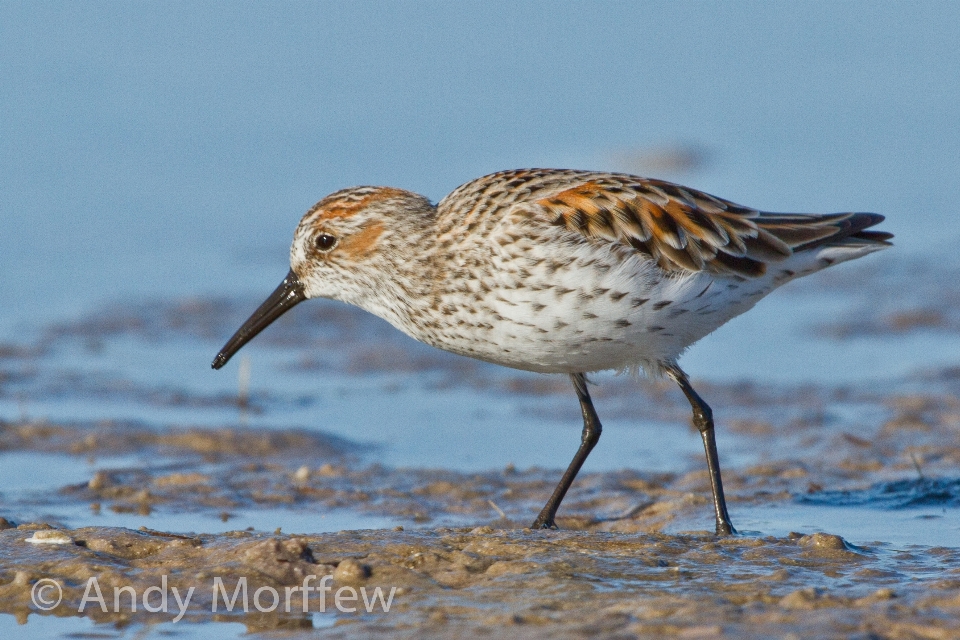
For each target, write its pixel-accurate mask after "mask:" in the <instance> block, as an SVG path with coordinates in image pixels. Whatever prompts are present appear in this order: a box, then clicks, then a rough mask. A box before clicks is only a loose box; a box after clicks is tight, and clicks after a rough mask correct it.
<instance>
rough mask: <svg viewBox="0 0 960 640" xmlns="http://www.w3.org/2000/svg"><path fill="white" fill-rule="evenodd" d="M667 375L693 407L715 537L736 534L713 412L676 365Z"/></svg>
mask: <svg viewBox="0 0 960 640" xmlns="http://www.w3.org/2000/svg"><path fill="white" fill-rule="evenodd" d="M665 369H666V372H667V375H668V376H670V377H671V378H673V380H674V381H675V382H676V383H677V384H678V385H680V389H681V390H682V391H683V395H685V396H687V400H689V401H690V406H691V407H693V426H695V427H696V428H697V429H698V430H699V431H700V437H701V438H703V448H704V450H705V451H706V452H707V470H708V471H709V472H710V485H711V487H712V488H713V508H714V511H715V512H716V516H717V535H730V534H732V533H736V532H737V531H736V529H734V528H733V523H731V522H730V514H728V513H727V501H726V500H725V499H724V497H723V482H722V481H721V480H720V458H719V457H718V456H717V441H716V438H715V437H714V434H713V411H712V410H711V409H710V407H709V405H707V403H706V402H704V401H703V398H701V397H700V396H699V395H698V394H697V392H696V391H694V390H693V387H691V386H690V381H689V380H688V379H687V374H685V373H684V372H683V370H682V369H680V367H678V366H676V365H667V366H665Z"/></svg>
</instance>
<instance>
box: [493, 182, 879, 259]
mask: <svg viewBox="0 0 960 640" xmlns="http://www.w3.org/2000/svg"><path fill="white" fill-rule="evenodd" d="M538 195H543V194H538ZM520 212H525V215H528V216H530V217H531V218H532V220H530V222H533V221H534V220H536V221H537V222H539V223H541V224H548V225H555V226H559V227H563V228H565V229H567V230H568V231H570V232H572V233H573V234H575V236H577V237H580V238H582V239H583V241H586V242H594V243H598V242H599V243H603V242H611V243H621V244H626V245H629V246H631V247H633V249H635V250H636V251H639V252H642V253H645V254H646V255H649V256H650V257H651V258H652V259H653V260H655V261H656V262H657V264H658V265H659V266H660V268H661V269H663V270H664V271H667V272H682V271H687V272H691V271H710V272H713V273H718V274H729V275H739V276H744V277H758V276H761V275H763V274H764V273H765V272H766V267H767V264H768V263H771V262H779V261H782V260H785V259H787V258H789V257H790V256H791V255H793V253H794V252H795V251H800V250H804V249H807V248H812V247H815V246H820V245H824V244H830V243H832V242H839V241H842V240H843V239H845V238H848V237H851V236H854V237H856V236H858V234H859V235H860V236H863V237H862V238H861V239H862V240H864V241H867V242H883V241H885V240H886V239H887V238H889V237H890V236H889V234H884V233H879V232H863V233H860V232H861V231H862V230H863V229H866V228H867V227H870V226H873V225H874V224H877V223H878V222H880V221H881V220H883V217H882V216H879V215H876V214H862V213H836V214H826V215H807V214H778V213H764V212H761V211H757V210H756V209H750V208H747V207H742V206H740V205H737V204H734V203H732V202H729V201H727V200H723V199H720V198H717V197H714V196H711V195H708V194H706V193H703V192H700V191H696V190H693V189H688V188H684V187H680V186H678V185H675V184H671V183H669V182H663V181H659V180H651V179H644V178H636V177H633V176H621V175H618V174H607V175H605V176H603V177H598V176H596V174H594V175H593V176H591V179H589V180H585V181H583V182H580V183H579V184H576V185H574V186H570V187H568V188H566V189H564V190H561V191H555V192H553V193H551V194H549V195H546V196H545V197H539V198H537V199H535V200H530V201H527V202H524V203H522V204H520V203H518V207H517V208H516V209H515V211H514V216H516V214H517V213H520ZM512 217H513V216H512Z"/></svg>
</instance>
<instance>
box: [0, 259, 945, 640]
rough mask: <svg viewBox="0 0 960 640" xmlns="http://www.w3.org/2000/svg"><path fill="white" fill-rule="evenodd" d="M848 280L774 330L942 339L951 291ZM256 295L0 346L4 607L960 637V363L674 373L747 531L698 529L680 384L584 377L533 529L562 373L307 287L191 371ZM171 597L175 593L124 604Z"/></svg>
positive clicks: (3, 626) (192, 624) (211, 633)
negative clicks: (312, 300)
mask: <svg viewBox="0 0 960 640" xmlns="http://www.w3.org/2000/svg"><path fill="white" fill-rule="evenodd" d="M902 271H903V270H902V269H901V270H898V271H894V272H891V273H889V274H887V275H884V274H883V273H880V274H871V276H870V277H863V278H862V279H861V280H862V281H863V282H871V281H874V282H877V285H876V286H878V287H884V286H889V285H890V282H887V281H886V280H885V278H886V279H890V278H898V277H901V276H900V275H898V274H900V273H901V272H902ZM956 281H957V282H960V278H958V279H957V280H956ZM801 284H802V283H801ZM843 287H844V285H843V281H842V280H837V281H831V280H830V279H824V281H823V283H821V284H820V285H818V287H816V288H813V287H810V288H807V289H804V288H802V287H796V288H794V289H793V290H792V291H793V293H792V295H793V296H794V297H795V301H799V302H801V303H802V302H803V300H804V296H806V295H808V294H814V295H816V296H817V297H818V299H821V300H826V301H827V304H835V305H836V308H837V309H840V310H842V311H843V313H837V314H827V316H828V317H825V318H822V320H824V321H823V322H821V323H812V322H808V323H807V324H806V325H803V326H802V327H801V330H799V331H795V330H792V331H790V332H788V333H787V334H783V335H781V336H780V338H781V339H782V340H783V341H784V342H785V345H784V350H785V351H786V352H790V353H800V351H801V349H802V347H798V346H797V345H794V344H793V342H791V341H795V342H797V343H798V344H800V345H804V346H806V345H812V347H810V349H808V351H809V350H813V351H816V350H817V349H824V350H827V351H829V352H834V353H836V354H837V356H836V357H837V359H838V360H839V361H843V360H854V359H855V356H856V355H857V354H860V353H864V352H867V351H871V350H874V349H882V348H883V345H891V347H890V348H891V350H893V351H896V350H897V348H899V347H898V346H897V344H901V343H909V342H910V341H918V342H922V341H924V340H931V339H936V340H941V341H943V343H944V344H946V345H947V346H948V347H950V345H952V344H953V343H951V342H950V338H949V335H950V332H951V331H952V329H953V328H954V321H953V319H952V318H953V315H952V312H951V311H950V308H951V307H952V303H951V301H952V300H953V298H952V297H951V295H950V292H949V291H946V292H944V291H940V292H939V293H937V292H932V291H926V290H923V289H914V290H912V291H911V293H910V295H911V296H912V298H911V299H910V300H908V301H907V303H904V302H903V301H902V300H901V303H902V304H901V305H900V307H897V308H892V307H891V308H890V309H887V308H885V307H883V305H882V303H879V302H875V301H877V300H882V299H883V297H882V296H880V295H878V293H877V292H876V291H855V292H850V291H847V290H845V289H844V288H843ZM785 294H787V295H788V296H789V295H790V290H788V291H787V292H785ZM831 296H835V298H831ZM831 300H833V302H832V303H831ZM248 306H249V305H248ZM900 308H914V309H918V310H920V311H918V312H917V313H914V314H912V315H911V314H907V313H906V312H903V311H900V310H898V309H900ZM246 311H248V309H246V307H245V306H244V304H243V303H241V302H236V301H229V300H215V301H197V300H185V301H173V302H163V301H158V302H155V303H150V304H142V305H139V306H138V305H129V304H127V305H118V306H116V307H107V308H104V309H99V310H95V311H93V312H92V313H91V314H90V315H89V316H87V317H84V318H79V319H78V320H77V321H76V322H74V323H71V324H66V325H58V326H52V327H46V328H43V329H42V330H41V331H40V332H38V333H37V334H36V335H35V336H25V338H24V339H23V340H22V341H18V342H11V343H7V344H4V345H2V346H0V409H2V413H0V480H2V486H0V494H2V502H0V517H3V518H4V520H2V521H0V526H2V527H3V530H0V613H3V614H8V615H0V631H2V632H3V633H4V635H8V634H9V633H14V632H16V633H20V634H21V635H22V634H26V636H30V635H31V633H33V635H35V636H36V637H56V636H58V635H61V636H62V635H66V634H78V633H79V634H85V633H93V634H97V635H98V636H102V637H126V636H127V635H137V636H138V637H150V636H152V635H162V636H164V637H165V636H166V635H170V634H172V635H173V637H193V636H194V635H195V636H196V637H221V636H222V637H236V636H237V635H240V634H243V633H250V632H256V633H258V634H266V635H269V636H270V637H297V636H300V635H306V634H315V633H317V631H316V630H319V629H322V633H323V634H324V635H330V636H347V635H351V636H353V635H357V634H361V635H375V634H382V635H384V636H390V637H396V636H399V637H407V636H409V637H423V636H440V637H476V636H478V635H483V634H488V635H493V636H497V635H503V634H505V633H509V634H510V635H516V636H522V637H540V636H543V637H580V636H587V635H600V636H606V637H634V636H639V637H660V636H665V635H668V636H678V637H697V636H705V637H717V636H730V637H771V636H780V637H787V636H790V635H791V634H793V635H795V636H796V637H811V636H818V637H864V638H866V637H884V638H886V637H889V638H951V637H960V622H958V621H960V473H958V471H957V470H958V469H960V400H958V398H960V376H958V375H957V372H956V369H955V368H953V367H951V366H939V365H937V364H936V363H934V364H933V365H928V364H925V363H924V362H923V361H922V360H920V359H919V357H918V358H917V359H916V360H914V361H913V362H904V361H903V360H902V359H901V360H900V362H899V363H898V366H900V367H904V368H906V369H907V370H908V373H899V372H898V373H897V374H896V375H883V373H882V372H881V373H880V374H875V375H871V373H870V372H867V371H861V372H860V373H859V374H858V373H857V372H856V371H853V372H852V373H850V374H849V375H848V374H843V372H842V371H841V374H842V375H841V374H837V373H836V371H835V370H834V369H831V370H830V371H826V369H828V368H830V367H831V365H832V364H833V363H832V362H829V361H827V362H823V363H822V364H823V366H824V368H825V374H824V375H823V376H818V375H812V376H810V375H808V376H806V377H804V378H798V379H796V380H789V379H788V380H766V381H758V380H756V379H750V378H744V377H738V378H737V379H724V378H722V377H717V378H715V379H707V380H702V379H696V375H695V373H694V378H695V381H696V386H697V389H698V390H699V392H700V393H701V395H703V396H704V397H705V398H707V399H708V401H709V402H710V403H711V405H712V406H713V407H714V409H715V412H716V417H717V420H718V441H719V445H720V453H721V459H722V463H723V466H724V483H725V488H726V491H727V494H728V502H729V505H730V511H731V515H732V517H733V519H734V523H735V525H737V526H738V527H739V528H740V529H741V532H742V533H741V535H738V536H735V537H731V538H727V539H718V538H716V537H714V536H713V535H711V534H710V533H709V531H707V530H708V529H711V528H712V521H711V516H710V511H711V508H710V501H709V495H710V493H709V485H708V479H707V475H706V472H705V469H704V463H703V461H702V452H701V450H700V443H699V437H698V436H697V434H696V433H695V431H693V430H692V428H690V427H689V426H687V424H688V420H689V415H688V413H689V408H688V406H687V405H686V403H685V401H684V399H683V397H682V396H681V395H680V394H679V392H678V391H677V390H676V389H674V388H673V387H672V385H670V384H667V383H665V382H659V381H654V382H639V381H636V380H633V379H631V378H629V377H613V376H599V377H597V379H596V381H597V382H598V383H599V384H598V386H596V387H595V389H594V390H593V393H594V396H595V400H596V403H597V407H598V410H599V412H600V415H601V418H602V419H603V421H604V425H605V431H604V436H603V438H602V439H601V442H600V445H599V446H598V448H597V450H596V451H595V452H594V454H593V456H592V457H591V459H590V461H588V464H587V466H586V467H585V468H584V471H583V472H582V474H581V476H580V477H579V478H578V480H577V482H576V483H575V484H574V486H573V488H572V490H571V492H570V494H569V495H568V497H567V499H566V500H565V501H564V504H563V507H562V509H561V512H560V514H559V517H558V524H559V525H560V527H561V528H562V530H561V531H547V532H544V531H532V530H529V529H526V528H525V527H526V526H527V525H529V523H530V522H531V521H532V520H533V518H534V516H535V515H536V513H537V511H538V510H539V508H540V507H541V506H542V504H543V502H544V501H545V500H546V498H547V496H548V495H549V494H550V492H551V491H552V489H553V486H554V484H555V483H556V481H557V478H558V477H559V473H560V468H561V467H562V466H563V465H565V464H566V462H567V460H568V459H569V457H570V455H572V453H573V450H574V449H575V447H576V444H577V441H578V437H579V428H580V425H579V416H578V411H577V407H576V406H575V400H574V398H573V395H572V392H571V390H570V388H569V383H568V381H567V380H565V379H563V378H561V377H555V378H553V377H544V376H533V375H527V374H522V373H517V372H512V371H507V370H503V369H498V368H496V367H489V366H486V365H483V364H480V363H474V362H472V361H469V360H464V359H461V358H455V357H452V356H447V355H445V354H442V353H439V352H435V351H432V350H430V349H427V348H424V347H422V346H421V345H417V344H416V343H413V342H411V341H409V340H406V339H404V338H402V337H401V336H399V335H398V334H397V333H396V332H394V331H393V330H392V329H391V328H389V327H386V326H385V325H383V324H382V323H379V322H378V321H376V320H374V319H372V318H370V317H369V316H365V315H363V314H361V313H359V312H354V311H351V310H349V309H346V308H344V307H341V306H337V305H324V304H318V305H314V306H312V307H311V306H305V308H304V310H303V311H304V313H303V314H299V315H298V314H292V315H291V316H289V318H284V321H285V322H282V323H280V324H279V325H278V327H277V329H276V331H274V332H272V333H266V334H264V335H263V336H261V337H262V338H263V344H262V345H257V348H256V349H255V350H253V351H252V352H251V358H252V363H251V364H252V366H251V369H252V375H251V376H250V378H251V381H250V383H249V387H248V389H243V388H242V385H241V389H240V391H238V387H237V378H236V377H231V376H230V375H229V374H227V375H222V374H213V373H211V372H209V370H208V369H207V367H208V366H209V365H208V361H209V359H210V356H211V355H212V354H213V353H214V352H215V350H216V348H218V347H219V341H220V339H221V338H222V337H223V336H224V335H228V334H229V332H230V331H231V330H232V326H233V324H235V322H236V321H237V320H238V319H242V316H243V314H244V313H245V312H246ZM938 332H940V333H938ZM705 346H706V347H707V348H708V350H709V348H710V346H709V345H705ZM761 346H762V345H761ZM851 354H853V355H851ZM941 355H943V354H941ZM842 364H843V363H842V362H841V365H842ZM793 366H794V363H790V362H784V364H783V368H784V370H785V371H788V370H790V369H791V368H792V367H793ZM847 366H850V364H849V362H848V363H847ZM689 368H690V369H691V370H694V369H693V367H692V366H691V367H689ZM838 368H839V369H842V368H843V367H842V366H839V365H838ZM694 371H695V370H694ZM807 373H810V372H809V370H808V371H807ZM814 373H816V372H814ZM888 373H889V372H888ZM234 375H236V373H235V374H234ZM838 376H839V377H841V378H843V379H837V377H838ZM843 376H846V377H845V378H844V377H843ZM308 576H316V577H315V578H313V579H310V580H308V586H311V587H316V586H319V585H321V584H323V585H324V586H325V587H329V588H328V589H324V590H322V591H308V592H306V594H307V598H306V599H307V602H306V607H307V610H306V611H304V610H303V605H304V603H303V595H304V592H303V591H302V590H299V589H301V588H302V586H303V585H304V581H305V580H307V578H308ZM325 576H330V578H326V581H325V582H323V580H324V577H325ZM94 577H95V578H96V579H97V587H98V588H99V590H100V594H102V599H103V606H101V604H100V601H99V600H97V599H96V598H95V596H97V595H98V594H97V592H96V591H95V590H91V587H90V579H91V578H94ZM241 578H244V579H245V581H246V593H247V596H246V598H247V611H243V606H242V602H243V598H244V596H243V594H242V593H240V592H237V593H240V595H239V596H237V597H238V598H239V600H238V601H237V602H238V603H240V604H237V605H236V606H234V607H233V609H232V610H228V609H227V608H226V603H225V601H224V599H225V598H226V597H228V596H229V597H234V594H235V588H236V586H237V585H238V584H239V583H240V581H241ZM218 579H219V580H220V582H221V583H222V584H223V585H224V589H225V590H226V593H225V594H223V593H220V592H218V591H216V589H217V587H216V580H218ZM44 580H53V581H54V582H55V583H56V584H57V585H58V586H59V589H60V590H61V593H62V601H61V602H60V603H59V605H57V606H56V607H55V608H52V609H50V610H49V611H43V610H41V608H40V607H38V606H37V603H36V602H33V601H32V600H31V593H32V592H33V591H34V590H35V589H36V588H37V585H41V586H43V584H49V583H44V582H43V581H44ZM164 585H165V588H164ZM123 587H128V588H129V589H127V590H125V591H122V592H120V593H119V600H116V601H115V591H114V590H115V588H117V589H121V588H123ZM152 587H156V589H155V590H154V591H153V592H151V593H152V595H151V594H148V596H147V600H146V601H144V599H143V596H144V593H145V592H147V591H148V590H149V589H151V588H152ZM191 587H192V588H193V589H194V591H193V595H192V596H191V598H190V601H189V603H185V604H183V606H182V607H181V606H180V605H179V604H178V603H179V602H180V601H179V600H177V598H176V597H175V595H176V596H179V597H180V598H183V597H185V595H186V594H187V593H188V592H189V590H190V588H191ZM378 587H379V588H380V592H379V593H380V594H381V595H382V597H383V598H384V599H385V600H383V601H381V600H376V601H374V597H375V596H374V594H375V589H376V588H378ZM174 588H176V589H177V591H176V594H174V592H173V589H174ZM345 588H347V589H346V590H343V591H342V589H345ZM44 593H46V594H48V593H50V592H44ZM162 593H166V595H167V611H166V612H162V611H161V612H156V611H151V610H150V609H149V608H147V607H145V606H144V604H145V602H146V604H148V605H150V607H152V608H154V609H156V608H157V607H158V606H160V604H161V597H162V596H161V594H162ZM257 593H259V594H260V595H259V597H258V598H259V599H257V596H256V594H257ZM274 593H276V598H277V600H276V601H277V605H276V607H275V608H271V607H272V604H273V601H274V600H273V594H274ZM338 593H339V594H340V600H339V601H338V600H337V594H338ZM390 593H392V594H393V597H392V600H390V601H389V605H388V606H389V610H388V611H384V608H385V607H384V602H386V600H387V599H389V594H390ZM131 595H135V596H136V597H137V607H136V610H134V609H133V608H132V606H131V603H130V597H131ZM351 597H352V598H353V599H351ZM215 598H219V600H218V608H217V611H213V602H214V599H215ZM288 601H289V605H288ZM117 603H119V605H118V604H117ZM368 603H370V605H371V606H370V607H367V604H368ZM81 604H83V605H84V610H83V611H82V612H80V611H79V608H80V606H81ZM338 604H339V605H340V606H338ZM104 608H106V609H107V611H103V609H104ZM351 608H356V611H351ZM368 608H369V611H368ZM181 614H182V615H181ZM178 616H179V617H178ZM175 619H176V620H177V622H176V623H174V622H173V621H174V620H175ZM21 623H26V626H19V625H20V624H21Z"/></svg>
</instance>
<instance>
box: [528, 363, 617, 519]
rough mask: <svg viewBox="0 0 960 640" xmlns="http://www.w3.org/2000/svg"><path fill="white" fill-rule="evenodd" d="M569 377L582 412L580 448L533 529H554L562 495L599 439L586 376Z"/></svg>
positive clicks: (598, 424)
mask: <svg viewBox="0 0 960 640" xmlns="http://www.w3.org/2000/svg"><path fill="white" fill-rule="evenodd" d="M570 379H571V380H573V387H574V388H575V389H576V390H577V397H578V398H579V399H580V411H581V412H583V434H582V435H581V436H580V448H579V449H577V453H576V455H575V456H573V460H572V461H571V462H570V466H569V467H567V471H566V472H565V473H564V474H563V477H562V478H560V483H559V484H558V485H557V488H556V489H554V490H553V495H552V496H550V499H549V500H547V504H545V505H544V507H543V509H542V510H541V511H540V515H538V516H537V519H536V520H534V522H533V525H532V528H534V529H556V528H557V524H556V523H555V522H554V521H553V519H554V517H556V515H557V509H558V508H559V507H560V503H561V502H562V501H563V496H565V495H567V489H569V488H570V485H571V484H573V479H574V478H576V477H577V473H578V472H579V471H580V467H582V466H583V463H584V462H585V461H586V459H587V456H589V455H590V452H591V451H593V447H594V446H596V444H597V441H599V440H600V432H601V431H602V427H601V426H600V418H598V417H597V410H596V409H594V408H593V401H592V400H590V392H588V391H587V378H586V376H585V375H584V374H582V373H571V374H570Z"/></svg>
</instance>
